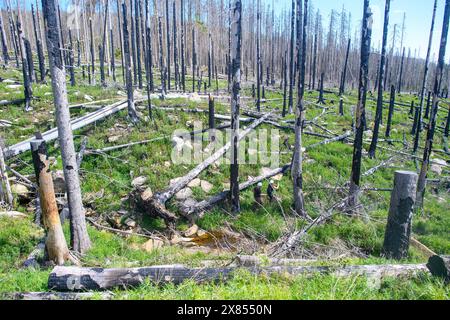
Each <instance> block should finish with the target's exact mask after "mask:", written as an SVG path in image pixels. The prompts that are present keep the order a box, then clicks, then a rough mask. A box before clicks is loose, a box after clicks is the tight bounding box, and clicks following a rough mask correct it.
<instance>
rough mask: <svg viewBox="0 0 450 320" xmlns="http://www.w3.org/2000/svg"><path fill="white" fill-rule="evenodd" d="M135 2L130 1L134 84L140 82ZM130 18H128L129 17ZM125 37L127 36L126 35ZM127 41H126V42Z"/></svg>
mask: <svg viewBox="0 0 450 320" xmlns="http://www.w3.org/2000/svg"><path fill="white" fill-rule="evenodd" d="M133 1H134V0H130V25H131V54H132V55H133V58H132V60H133V84H136V83H137V82H138V79H137V76H138V74H137V56H136V32H135V29H134V26H135V24H134V23H133V19H134V18H133ZM127 18H128V17H127ZM124 37H125V35H124ZM124 41H125V40H124Z"/></svg>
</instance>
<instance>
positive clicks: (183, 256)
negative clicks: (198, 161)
mask: <svg viewBox="0 0 450 320" xmlns="http://www.w3.org/2000/svg"><path fill="white" fill-rule="evenodd" d="M0 77H1V78H3V79H14V80H18V81H20V79H21V73H20V72H19V71H18V70H14V69H9V70H7V71H5V70H1V71H0ZM77 80H78V83H80V85H78V86H76V87H73V88H71V87H69V88H68V93H69V100H70V102H71V103H80V102H87V101H88V100H87V99H88V98H87V97H86V96H90V97H92V99H93V100H101V99H107V98H116V100H118V99H120V98H121V96H120V92H118V91H119V90H121V89H118V88H112V87H110V88H108V89H102V88H100V87H99V86H88V85H86V84H83V83H82V80H81V79H77ZM119 81H120V80H119ZM188 81H189V78H188ZM8 85H9V83H5V82H1V83H0V100H12V99H17V98H22V96H23V93H22V91H21V90H22V89H21V88H14V89H9V88H8V87H7V86H8ZM219 85H220V88H222V89H223V88H225V87H226V83H225V82H224V81H220V84H219ZM191 87H192V84H191V83H190V82H188V83H187V88H189V89H190V88H191ZM33 89H34V96H35V97H36V99H35V100H33V111H32V112H29V113H25V112H24V111H23V106H20V105H19V106H4V107H1V109H0V119H5V120H9V121H12V122H13V124H14V125H13V126H12V127H7V128H5V127H1V128H0V136H1V137H2V139H3V140H4V143H5V144H6V145H11V144H14V143H17V142H19V141H21V140H24V139H26V138H28V137H30V136H31V135H33V133H34V132H36V131H45V130H47V129H48V128H51V127H54V125H55V121H54V114H53V103H52V96H51V95H49V94H48V93H49V92H51V87H50V86H49V85H34V86H33ZM243 95H245V96H251V90H250V89H248V88H246V89H244V92H243ZM317 95H318V94H317V92H308V93H307V97H306V99H307V101H309V102H311V104H308V106H307V112H306V114H307V119H313V118H315V117H317V116H319V115H320V114H321V113H322V108H321V107H318V106H317V105H315V104H314V103H315V102H316V101H317ZM325 97H326V98H327V101H328V104H327V107H328V108H329V109H327V112H326V114H325V115H323V116H320V117H319V118H318V121H317V123H318V124H320V125H321V126H324V127H326V128H327V129H328V130H330V131H332V132H333V133H335V134H341V133H343V132H345V131H347V130H349V129H350V126H351V122H352V113H351V108H352V106H354V105H356V98H355V95H354V94H348V95H346V96H345V115H344V116H343V117H340V116H338V115H337V110H338V99H337V97H336V95H334V94H326V95H325ZM266 98H267V99H278V100H271V101H269V102H267V103H265V104H263V108H264V110H266V109H267V110H269V109H278V110H281V108H282V100H280V98H282V95H281V94H280V92H278V90H275V91H273V92H272V91H269V90H266ZM385 99H386V100H388V99H389V96H388V95H386V96H385ZM397 101H400V102H403V103H405V104H410V103H411V101H416V102H417V97H415V96H413V95H402V96H401V97H398V98H397ZM153 103H154V104H155V105H158V106H171V105H183V106H184V107H186V108H194V107H196V108H204V109H207V100H202V102H193V101H190V100H187V99H172V100H166V101H159V100H154V101H153ZM243 107H244V108H249V109H254V103H253V101H252V100H251V99H250V100H243ZM367 108H368V111H367V120H368V127H369V128H371V127H372V120H373V118H374V114H375V102H374V101H371V100H369V101H368V106H367ZM397 108H398V110H396V112H395V115H394V119H393V131H392V135H391V139H392V140H393V142H392V144H388V143H387V142H383V141H382V142H380V143H379V146H380V148H379V149H378V153H377V158H376V159H369V158H368V157H364V159H363V168H362V171H363V172H365V171H366V170H368V169H370V168H372V167H374V166H376V165H377V164H379V163H380V162H381V161H383V160H386V159H388V158H389V157H391V156H392V155H393V153H392V152H391V151H389V150H387V149H382V148H389V149H393V150H399V151H404V152H410V150H408V149H406V150H403V149H404V146H403V143H402V141H403V136H404V134H405V136H406V141H407V143H408V144H409V146H411V145H412V137H411V135H410V133H409V132H410V130H411V125H412V120H411V119H410V117H409V116H408V111H409V108H407V107H397ZM216 110H217V111H216V112H217V113H221V114H227V113H229V107H228V105H227V104H226V103H224V104H221V103H219V102H216ZM89 111H91V110H88V109H82V110H77V109H73V117H76V116H79V115H80V114H84V113H86V112H89ZM141 112H142V113H143V115H145V113H146V111H145V106H142V108H141ZM154 116H155V120H154V122H153V123H151V122H148V121H142V123H141V124H139V125H138V126H134V127H133V126H129V123H128V121H127V117H126V111H122V112H119V113H118V114H116V115H113V116H111V117H108V118H107V119H105V120H104V121H102V122H100V123H97V124H95V125H90V126H87V127H85V128H83V129H81V130H77V131H76V132H75V143H76V147H78V146H79V144H80V142H81V138H82V137H83V136H87V137H88V148H92V149H97V148H103V147H106V146H112V145H116V144H121V143H127V142H133V141H140V140H144V139H152V138H155V137H161V136H166V135H168V136H171V135H172V133H173V131H174V130H175V129H187V130H192V128H191V123H192V122H193V121H194V120H198V121H201V122H202V124H203V125H204V127H206V126H207V121H208V120H207V114H206V115H205V114H190V113H183V112H176V113H170V112H164V111H156V112H155V114H154ZM445 116H446V111H445V108H443V109H442V111H440V112H439V117H438V124H439V125H441V123H442V122H443V121H444V120H445ZM287 119H293V116H292V115H289V116H288V117H287ZM385 121H386V119H385ZM261 128H266V129H272V128H271V127H270V126H268V125H263V126H261ZM305 130H307V131H314V132H317V133H320V134H327V133H326V132H324V131H323V130H321V129H319V128H317V127H314V126H311V127H308V128H306V129H305ZM384 131H385V126H384V125H382V126H381V130H380V132H381V134H380V137H381V138H384ZM111 136H118V138H117V139H116V140H115V141H114V142H109V140H110V137H111ZM370 137H371V136H370V133H369V132H367V133H366V137H365V138H366V140H367V141H368V143H370ZM441 137H442V133H440V132H438V133H437V135H436V143H435V148H436V149H442V148H443V141H442V139H441ZM284 139H288V141H289V144H290V145H293V143H294V136H293V133H292V132H291V131H283V130H280V142H283V141H284ZM321 140H323V139H322V138H317V137H312V136H304V145H305V146H309V145H311V144H314V143H316V142H319V141H321ZM422 140H423V139H422ZM366 147H367V148H368V144H367V145H366ZM171 151H172V145H171V141H170V138H169V139H164V140H160V141H157V142H153V143H150V144H145V145H140V146H134V147H132V148H127V149H121V150H118V151H114V152H110V153H108V155H94V154H91V155H86V157H85V158H84V160H83V163H82V166H81V177H82V191H83V194H84V195H85V196H86V195H87V194H93V193H96V192H100V191H102V190H103V191H104V192H103V196H101V197H97V198H94V199H93V200H91V201H89V204H88V205H87V206H88V207H89V209H90V210H91V211H92V212H94V215H95V216H103V217H106V216H109V215H111V214H112V213H113V212H116V211H117V210H119V209H124V210H129V209H130V207H129V204H128V202H127V201H124V200H123V199H124V198H125V197H126V196H127V195H128V194H129V192H130V191H131V190H132V187H131V181H132V178H133V177H136V176H145V177H147V178H148V185H149V186H150V187H151V188H152V190H153V191H157V190H161V189H163V188H164V187H166V186H167V185H168V184H169V181H170V179H173V178H176V177H179V176H182V175H184V174H186V173H187V172H188V171H189V170H190V169H191V168H193V167H194V166H195V165H174V164H171V163H170V161H171V158H170V155H171ZM280 151H281V153H280V161H279V162H280V165H282V164H285V163H288V162H289V161H290V158H291V152H290V151H289V150H288V149H287V147H286V146H285V145H283V144H280ZM352 151H353V148H352V145H351V143H342V142H338V143H331V144H328V145H325V146H322V147H320V148H317V149H312V150H311V151H308V152H306V159H305V164H304V186H305V197H306V198H305V200H306V205H307V211H308V213H309V214H310V215H311V216H312V217H315V216H317V215H319V214H320V213H321V212H323V211H324V210H325V209H327V208H329V207H330V206H331V205H332V204H334V203H335V202H336V201H338V200H340V199H342V198H343V197H345V192H346V191H345V190H341V191H340V190H334V189H322V188H323V187H324V186H328V187H330V188H335V187H342V186H344V184H345V183H346V181H347V180H348V177H349V176H350V169H351V157H352ZM49 153H50V155H51V156H54V157H55V158H56V164H55V165H54V168H53V169H55V170H56V169H60V168H61V157H60V154H59V150H58V148H57V146H55V145H54V144H53V143H51V144H49ZM418 155H421V152H419V154H418ZM437 158H439V159H444V160H449V157H448V155H444V154H442V153H433V154H432V159H437ZM30 159H31V156H30V154H29V153H25V154H22V155H20V156H18V157H15V158H13V159H11V160H9V161H8V164H10V165H14V166H15V169H16V170H18V171H20V172H21V173H23V174H31V173H33V168H32V166H31V165H30V163H31V162H30ZM416 165H417V164H416V163H415V162H414V161H412V160H410V159H408V158H405V157H398V158H397V159H396V160H395V161H394V162H392V163H391V164H390V165H388V166H384V167H383V168H381V169H380V170H378V171H377V172H376V173H375V174H373V175H371V176H368V177H367V178H364V179H363V180H362V183H363V186H364V188H392V179H393V174H394V171H395V170H398V169H408V170H413V171H415V170H416ZM261 167H262V165H259V164H258V165H243V166H241V168H240V176H241V179H242V181H244V180H246V178H247V177H248V176H257V175H259V173H260V170H261ZM442 175H443V176H446V175H448V169H444V172H443V174H442ZM200 178H201V179H203V180H207V181H209V182H210V183H211V184H213V186H214V187H213V189H212V190H211V191H210V192H209V193H208V194H206V193H205V192H203V191H202V190H201V189H200V188H194V197H195V198H196V199H197V200H199V199H204V198H205V197H206V196H208V195H213V194H215V193H217V192H220V191H222V190H223V189H224V184H226V183H227V182H229V166H228V165H226V164H220V165H217V166H215V167H211V168H209V169H208V170H205V172H203V173H202V174H201V175H200ZM429 178H438V176H437V175H436V174H434V173H430V176H429ZM278 184H279V189H278V191H277V196H278V197H279V199H280V203H279V204H278V203H269V204H265V205H264V207H258V208H255V206H254V204H253V201H252V198H253V195H252V191H251V190H247V191H244V192H242V194H241V199H242V200H241V201H242V202H241V206H242V212H241V213H240V214H239V215H238V216H233V215H231V214H230V213H229V208H228V206H227V205H226V204H224V205H221V206H217V207H215V208H213V209H211V210H210V211H208V213H207V214H206V215H205V216H204V217H203V218H202V219H201V220H199V221H198V225H199V226H200V227H201V228H203V229H205V230H208V231H215V230H219V229H220V228H223V227H224V226H228V227H229V228H231V229H232V230H234V231H238V232H241V233H242V234H245V235H246V236H247V237H248V238H249V239H251V240H252V241H253V243H257V244H258V245H259V248H260V249H259V250H257V251H256V254H264V253H265V250H266V248H267V246H268V245H269V244H270V243H273V242H275V241H276V240H278V239H279V238H280V237H281V236H282V235H283V234H284V233H286V232H287V231H289V230H290V229H291V228H292V226H294V225H296V226H297V227H301V226H302V225H303V224H304V222H303V221H301V220H298V219H295V218H294V217H292V215H291V214H290V212H291V211H290V207H291V201H292V196H291V194H292V182H291V180H290V178H289V175H285V176H284V177H283V178H282V180H281V181H279V183H278ZM266 186H267V182H265V183H264V185H263V188H266ZM447 187H448V186H442V185H441V186H430V187H429V188H428V192H427V195H426V202H425V208H424V212H422V213H420V214H418V215H416V216H415V217H414V221H413V235H414V237H416V238H417V239H418V240H419V241H421V242H422V243H424V244H425V245H427V246H428V247H429V248H430V249H432V250H434V251H435V252H437V253H439V254H450V234H449V232H448V230H449V228H450V215H449V214H448V212H450V205H449V203H450V201H449V195H448V192H447V189H448V188H447ZM389 197H390V193H389V192H383V191H365V192H363V194H362V197H361V202H362V205H363V211H364V212H365V213H366V214H367V216H368V219H362V218H359V217H354V218H351V217H347V216H343V215H339V214H337V215H335V216H334V217H333V218H332V219H331V220H330V221H329V222H328V223H326V224H324V225H321V226H318V227H315V228H313V229H312V230H311V231H310V233H309V234H308V236H307V238H306V239H305V242H304V243H303V244H302V248H301V250H300V252H299V254H303V255H307V256H308V255H317V256H318V257H319V258H320V259H322V261H319V262H318V263H319V264H331V263H332V264H336V265H345V264H369V263H376V264H384V263H391V262H392V261H389V260H386V259H384V258H382V257H381V255H380V252H381V247H382V242H383V237H384V228H385V225H386V217H387V211H388V207H389ZM169 208H170V209H171V210H173V211H175V212H176V211H177V207H176V205H175V203H173V202H171V203H169ZM15 209H16V210H19V211H23V212H25V210H26V204H25V203H16V208H15ZM281 209H282V210H281ZM283 212H284V213H285V214H287V217H285V215H283ZM131 216H132V217H133V212H131ZM135 218H136V220H138V221H140V224H141V227H142V228H143V229H146V230H149V231H163V229H164V223H163V221H162V220H160V219H155V218H150V217H148V216H144V217H143V218H142V220H141V219H140V218H138V217H135ZM31 220H32V217H31V215H30V217H29V218H27V219H23V220H10V219H6V218H3V219H0V294H2V293H6V292H21V291H45V290H46V281H47V277H48V274H49V272H50V270H48V269H39V270H22V269H19V267H20V265H21V263H22V262H23V260H24V259H25V257H26V256H27V255H28V254H29V253H30V252H31V250H32V249H33V248H34V246H35V245H36V244H37V243H38V241H39V239H40V238H41V237H42V235H43V231H42V230H41V229H40V228H38V227H37V226H35V225H34V224H33V223H31ZM187 227H188V224H187V222H186V221H181V222H180V223H179V224H178V228H179V229H180V230H184V229H186V228H187ZM65 229H66V233H67V239H69V237H68V230H67V229H68V227H67V226H65ZM89 233H90V236H91V239H92V242H93V248H92V249H91V250H90V251H89V252H88V254H87V255H86V256H85V257H84V258H83V265H85V266H102V267H119V266H122V267H125V266H127V267H130V266H133V267H134V266H146V265H155V264H173V263H182V264H185V265H188V266H201V265H202V264H201V263H202V261H204V260H214V261H216V263H217V264H226V263H227V262H229V261H230V260H231V259H232V257H233V256H234V255H235V254H236V252H225V251H224V252H219V253H218V252H203V251H196V250H195V249H192V248H189V250H188V249H186V248H184V247H182V246H167V247H163V248H161V249H158V250H154V251H152V252H146V251H145V250H142V249H140V247H139V245H140V244H142V243H143V242H144V241H145V239H142V238H139V237H129V238H123V237H119V236H117V235H114V234H111V233H108V232H105V231H99V230H96V229H94V228H93V227H91V226H89ZM339 250H344V251H345V250H350V251H352V252H357V253H358V255H348V256H345V257H341V258H338V259H334V260H333V261H329V260H327V257H329V255H330V254H332V253H333V252H335V251H339ZM243 251H244V252H247V251H252V253H253V251H254V248H243ZM424 261H426V258H425V257H424V256H423V254H422V253H421V252H419V251H417V250H416V249H415V248H411V249H410V255H409V257H408V258H407V259H406V260H405V261H402V262H404V263H418V262H424ZM116 297H117V298H119V299H135V298H139V299H183V298H184V299H197V298H204V299H216V298H217V299H218V298H223V299H228V298H232V299H236V298H237V299H448V298H449V289H448V286H447V287H446V286H445V285H444V284H443V283H442V282H440V281H439V280H436V279H431V278H430V277H429V276H427V275H421V276H419V277H417V278H413V279H408V281H405V280H404V279H384V280H383V281H382V282H381V283H379V284H377V285H375V286H374V285H373V283H372V282H371V280H370V279H365V278H364V277H355V278H348V279H341V278H335V277H332V276H316V277H313V278H308V279H306V278H304V277H296V278H287V277H283V276H279V277H270V278H264V277H254V276H252V275H250V274H248V273H246V272H244V271H240V272H238V273H237V274H236V275H235V277H234V278H233V280H231V281H229V282H227V283H219V284H203V285H196V284H194V283H193V282H190V281H188V282H186V283H184V284H182V285H180V286H164V287H160V286H154V285H152V284H150V283H148V284H145V285H143V286H141V287H139V288H137V289H134V290H127V291H125V292H121V291H117V292H116Z"/></svg>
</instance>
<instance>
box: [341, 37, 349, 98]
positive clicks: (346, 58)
mask: <svg viewBox="0 0 450 320" xmlns="http://www.w3.org/2000/svg"><path fill="white" fill-rule="evenodd" d="M351 41H352V40H351V39H350V38H349V39H348V44H347V53H346V54H345V62H344V70H343V71H342V79H341V86H340V87H339V95H340V96H341V95H343V94H344V93H345V79H346V77H347V66H348V56H349V54H350V45H351Z"/></svg>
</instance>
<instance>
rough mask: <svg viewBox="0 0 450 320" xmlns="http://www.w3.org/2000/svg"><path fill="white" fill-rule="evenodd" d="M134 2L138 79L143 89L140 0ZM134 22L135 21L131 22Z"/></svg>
mask: <svg viewBox="0 0 450 320" xmlns="http://www.w3.org/2000/svg"><path fill="white" fill-rule="evenodd" d="M135 1H136V2H135V4H134V23H135V27H134V30H135V37H136V39H135V42H136V67H137V80H138V86H139V89H142V62H141V41H140V37H141V36H140V34H141V30H140V27H139V25H140V14H139V9H140V5H139V0H135ZM131 23H133V21H132V22H131Z"/></svg>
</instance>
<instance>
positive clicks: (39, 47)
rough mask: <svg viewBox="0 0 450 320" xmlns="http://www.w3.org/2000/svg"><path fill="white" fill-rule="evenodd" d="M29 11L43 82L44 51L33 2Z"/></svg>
mask: <svg viewBox="0 0 450 320" xmlns="http://www.w3.org/2000/svg"><path fill="white" fill-rule="evenodd" d="M31 12H32V15H33V26H34V38H35V40H36V50H37V55H38V62H39V74H40V82H41V83H42V82H45V57H44V52H43V50H42V40H41V36H40V26H39V20H38V19H36V15H35V13H34V7H33V4H32V5H31ZM38 12H39V10H38ZM0 19H1V18H0Z"/></svg>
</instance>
